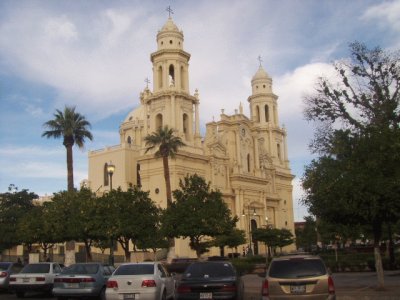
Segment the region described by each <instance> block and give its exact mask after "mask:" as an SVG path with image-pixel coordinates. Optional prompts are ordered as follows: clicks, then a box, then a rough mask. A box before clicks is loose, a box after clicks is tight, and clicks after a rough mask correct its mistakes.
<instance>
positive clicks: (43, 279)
mask: <svg viewBox="0 0 400 300" xmlns="http://www.w3.org/2000/svg"><path fill="white" fill-rule="evenodd" d="M45 280H46V279H45V278H44V277H36V281H40V282H42V281H45Z"/></svg>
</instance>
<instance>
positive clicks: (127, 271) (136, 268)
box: [113, 264, 154, 275]
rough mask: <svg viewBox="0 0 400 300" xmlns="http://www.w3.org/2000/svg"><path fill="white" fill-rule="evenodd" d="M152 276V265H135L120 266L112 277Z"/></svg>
mask: <svg viewBox="0 0 400 300" xmlns="http://www.w3.org/2000/svg"><path fill="white" fill-rule="evenodd" d="M144 274H154V265H152V264H135V265H121V266H119V267H118V269H117V270H116V271H115V272H114V274H113V275H144Z"/></svg>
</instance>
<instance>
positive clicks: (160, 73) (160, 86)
mask: <svg viewBox="0 0 400 300" xmlns="http://www.w3.org/2000/svg"><path fill="white" fill-rule="evenodd" d="M157 77H158V78H157V79H158V87H159V88H162V87H163V80H162V66H159V67H158V70H157Z"/></svg>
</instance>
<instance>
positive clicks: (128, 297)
mask: <svg viewBox="0 0 400 300" xmlns="http://www.w3.org/2000/svg"><path fill="white" fill-rule="evenodd" d="M132 299H133V300H135V299H136V300H137V299H139V295H136V294H124V300H132Z"/></svg>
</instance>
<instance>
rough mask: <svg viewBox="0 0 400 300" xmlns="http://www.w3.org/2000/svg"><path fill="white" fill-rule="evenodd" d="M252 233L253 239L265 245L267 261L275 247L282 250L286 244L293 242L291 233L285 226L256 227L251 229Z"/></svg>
mask: <svg viewBox="0 0 400 300" xmlns="http://www.w3.org/2000/svg"><path fill="white" fill-rule="evenodd" d="M252 234H253V238H254V239H255V240H257V241H259V242H263V243H264V244H265V245H266V246H267V253H266V257H267V261H268V259H269V257H270V256H271V254H274V253H275V249H276V248H277V247H279V248H280V251H281V252H282V247H285V246H288V245H290V244H292V243H293V242H294V239H293V234H292V233H291V232H290V230H289V229H286V228H282V229H278V228H272V227H267V228H257V229H255V230H253V232H252Z"/></svg>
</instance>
